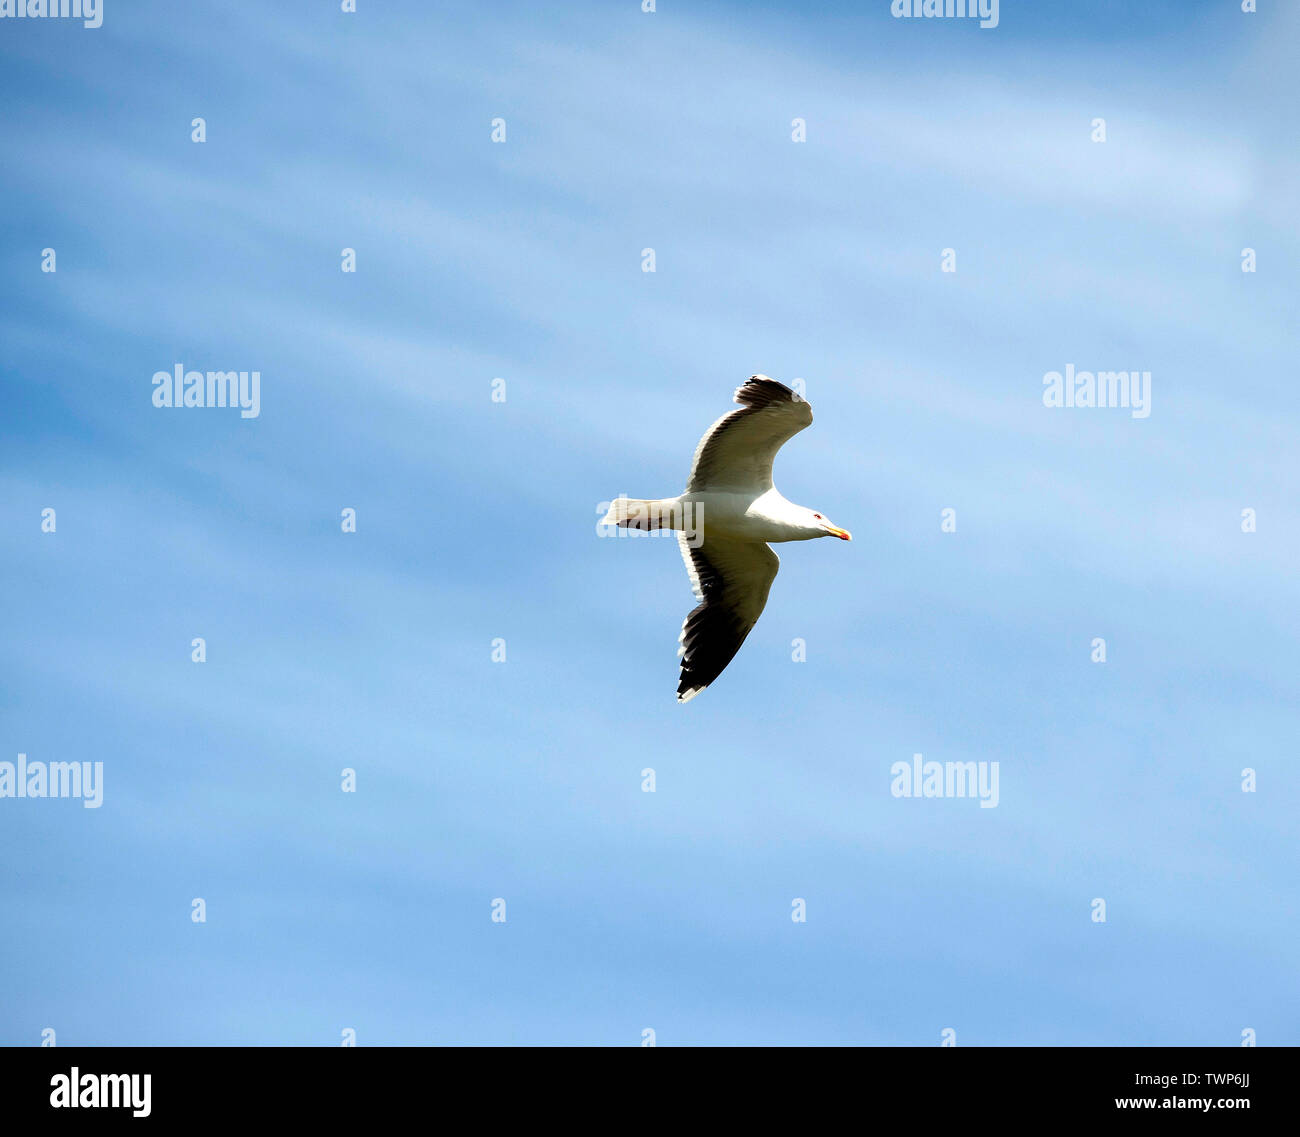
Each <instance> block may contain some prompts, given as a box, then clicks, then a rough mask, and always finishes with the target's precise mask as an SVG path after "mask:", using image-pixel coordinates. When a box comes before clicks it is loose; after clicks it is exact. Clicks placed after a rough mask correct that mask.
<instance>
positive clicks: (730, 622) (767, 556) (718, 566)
mask: <svg viewBox="0 0 1300 1137" xmlns="http://www.w3.org/2000/svg"><path fill="white" fill-rule="evenodd" d="M677 543H678V544H679V545H680V546H681V550H682V560H684V561H685V562H686V571H687V573H689V574H690V578H691V587H692V588H693V589H694V590H695V598H696V599H697V600H698V601H700V604H699V607H697V608H695V609H694V610H693V611H692V612H691V614H690V615H689V616H687V617H686V621H685V623H683V624H682V634H681V635H680V636H679V637H678V640H679V642H680V643H681V647H679V648H678V650H677V654H678V655H680V656H681V659H682V676H681V682H680V683H678V685H677V701H678V702H679V703H686V702H689V701H690V700H691V699H693V698H695V696H696V695H698V694H699V693H700V692H701V691H703V690H704V688H705V687H707V686H708V685H709V684H710V683H712V682H713V681H714V680H715V679H716V678H717V677H718V676H719V675H721V674H722V672H723V669H724V668H725V667H726V666H727V664H729V663H730V662H731V661H732V659H733V658H734V657H735V655H736V652H738V651H739V650H740V645H741V644H743V643H744V642H745V637H746V636H747V635H749V631H750V629H751V628H752V627H753V626H754V625H755V624H756V623H757V622H758V618H759V616H761V615H762V614H763V608H764V607H765V606H766V605H767V593H768V590H769V589H770V588H771V587H772V581H774V580H775V579H776V570H777V569H778V568H780V567H781V559H780V558H779V557H778V556H777V555H776V554H775V553H774V552H772V550H771V549H770V548H768V547H767V546H766V545H765V544H763V543H762V542H761V541H727V540H721V539H719V538H716V537H709V538H706V539H705V540H704V542H703V544H701V545H700V546H699V547H698V548H692V547H691V545H690V543H689V542H688V541H687V538H686V534H685V533H680V532H679V533H678V534H677Z"/></svg>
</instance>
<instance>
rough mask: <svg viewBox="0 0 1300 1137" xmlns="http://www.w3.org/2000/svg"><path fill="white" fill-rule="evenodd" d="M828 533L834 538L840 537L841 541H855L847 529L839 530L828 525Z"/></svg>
mask: <svg viewBox="0 0 1300 1137" xmlns="http://www.w3.org/2000/svg"><path fill="white" fill-rule="evenodd" d="M826 532H827V533H829V534H830V535H831V536H832V537H838V538H839V539H840V540H841V541H852V540H853V534H852V533H850V532H849V531H848V530H847V529H838V528H836V527H835V526H834V525H827V526H826Z"/></svg>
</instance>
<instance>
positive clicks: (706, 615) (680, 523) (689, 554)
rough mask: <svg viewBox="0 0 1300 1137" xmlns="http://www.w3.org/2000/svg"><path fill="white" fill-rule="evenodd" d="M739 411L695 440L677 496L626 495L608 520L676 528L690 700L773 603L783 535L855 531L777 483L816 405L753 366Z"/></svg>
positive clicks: (681, 693)
mask: <svg viewBox="0 0 1300 1137" xmlns="http://www.w3.org/2000/svg"><path fill="white" fill-rule="evenodd" d="M735 397H736V402H737V403H739V404H740V409H739V410H734V411H729V412H728V413H727V414H725V415H723V416H722V417H721V418H720V419H718V421H717V422H715V423H714V424H713V425H712V426H711V427H709V429H708V431H707V432H706V433H705V435H704V437H703V438H701V439H700V444H699V446H697V447H696V448H695V458H694V460H693V461H692V463H691V473H690V477H689V478H687V480H686V491H685V492H684V493H682V494H680V495H679V496H677V497H672V498H659V499H645V498H628V497H620V498H619V499H618V500H617V501H614V502H611V503H610V507H609V512H608V513H606V514H605V516H604V518H603V519H602V521H601V524H602V525H617V526H619V527H620V528H624V529H639V530H652V529H675V530H677V543H678V545H679V546H680V547H681V551H682V560H683V561H685V563H686V572H687V574H688V575H689V576H690V578H691V588H692V590H693V591H694V593H695V599H696V600H698V601H699V602H700V603H699V606H698V607H696V608H695V609H694V610H692V612H691V613H690V615H688V616H687V617H686V620H685V621H684V622H683V624H682V633H681V635H680V636H678V637H677V641H678V643H679V644H680V645H681V646H680V647H679V648H678V649H677V654H678V656H680V657H681V663H682V673H681V681H680V682H679V683H678V685H677V701H678V702H679V703H689V702H690V701H691V700H692V699H693V698H695V696H696V695H698V694H699V693H700V692H701V691H703V690H704V688H705V687H707V686H708V685H709V684H710V683H712V682H713V681H714V680H715V679H716V678H717V677H718V676H719V675H721V674H722V672H723V670H724V669H725V668H726V666H727V664H729V663H730V662H731V661H732V659H733V658H734V657H735V655H736V652H738V651H739V650H740V645H741V644H743V643H744V642H745V637H746V636H748V635H749V633H750V629H752V628H753V626H754V625H755V624H756V623H757V622H758V618H759V616H761V615H762V614H763V608H764V606H765V605H766V604H767V593H768V590H769V589H770V588H771V587H772V581H773V580H775V579H776V570H777V569H778V568H780V566H781V560H780V558H779V557H778V556H777V555H776V554H775V553H774V552H773V551H772V550H771V549H770V548H769V547H768V542H769V541H771V542H775V541H810V540H812V539H813V538H814V537H838V538H840V540H842V541H851V540H853V537H852V535H851V534H850V533H849V532H848V530H847V529H841V528H840V527H839V526H837V525H832V524H831V523H830V521H828V520H827V519H826V517H824V516H823V515H822V514H820V513H817V512H815V511H813V510H811V509H807V508H805V507H804V506H802V505H795V504H794V503H793V502H790V501H787V500H786V499H785V498H784V497H782V496H781V494H780V493H778V492H777V490H776V488H775V487H774V486H773V485H772V460H773V459H774V458H775V457H776V452H777V451H778V450H780V449H781V447H782V445H783V444H784V443H785V442H786V440H787V439H790V438H793V437H794V436H795V435H796V434H798V433H799V432H800V431H801V430H803V429H804V427H806V426H810V425H811V424H812V420H813V416H812V408H811V407H810V406H809V405H808V403H807V402H805V401H804V400H803V399H802V398H801V397H800V396H799V395H796V394H795V393H794V392H793V391H792V390H790V388H789V387H787V386H786V385H785V384H784V383H778V382H777V381H776V380H775V379H769V378H768V377H767V376H766V375H752V376H750V378H749V379H748V380H746V382H745V383H744V384H743V385H742V386H740V387H738V388H736V396H735Z"/></svg>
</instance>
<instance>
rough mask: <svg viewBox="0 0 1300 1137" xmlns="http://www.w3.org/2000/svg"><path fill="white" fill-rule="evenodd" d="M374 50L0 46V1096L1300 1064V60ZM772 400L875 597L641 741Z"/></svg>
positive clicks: (816, 546) (848, 26)
mask: <svg viewBox="0 0 1300 1137" xmlns="http://www.w3.org/2000/svg"><path fill="white" fill-rule="evenodd" d="M359 7H360V9H361V10H360V11H359V12H358V13H356V14H354V15H348V14H343V13H342V12H340V11H339V10H338V5H337V4H334V3H329V2H322V3H318V4H307V3H301V2H299V3H288V4H283V5H275V6H268V5H252V4H248V5H238V6H236V5H221V4H215V3H196V4H193V5H188V6H186V10H185V11H184V12H181V11H178V10H177V8H176V7H175V6H174V5H170V4H155V3H139V4H131V5H127V4H125V3H113V2H112V0H108V2H107V3H106V7H105V12H104V21H103V26H102V27H101V28H99V29H95V30H89V29H84V28H81V27H80V26H78V25H76V24H73V23H71V22H66V21H62V20H47V21H43V22H35V21H33V22H28V21H23V22H21V23H20V22H17V21H7V20H6V21H0V53H3V61H2V64H0V88H2V89H3V95H4V106H5V113H4V115H3V116H0V145H3V150H4V154H5V163H4V173H3V182H2V183H0V184H2V185H3V191H2V192H3V206H4V207H3V209H2V210H0V237H2V240H0V287H2V288H3V294H2V295H0V376H3V384H4V396H5V397H4V413H3V416H2V417H0V424H3V426H2V429H3V437H2V439H0V441H2V443H3V447H2V453H3V457H2V458H0V490H2V492H0V543H2V545H0V574H2V579H3V584H4V587H3V596H4V625H5V628H6V632H7V634H6V635H5V636H4V637H3V638H0V661H2V663H0V666H2V670H0V675H3V684H2V685H0V760H6V761H15V760H16V758H17V755H18V754H19V753H23V754H26V755H27V756H28V759H29V760H31V761H45V762H56V761H79V762H80V761H92V762H93V761H100V762H103V769H104V801H103V805H102V807H101V808H99V809H93V810H92V809H84V808H82V806H81V805H80V804H79V803H78V802H76V801H69V800H44V801H40V800H16V799H0V821H2V822H3V823H2V824H0V851H2V852H3V863H4V866H5V871H4V872H3V873H2V874H0V903H2V904H3V909H4V919H3V921H0V964H3V972H4V975H5V976H6V978H5V980H4V982H3V983H0V1040H3V1041H4V1042H8V1043H20V1044H29V1043H30V1044H34V1043H36V1042H38V1041H39V1039H40V1035H41V1031H42V1030H44V1029H46V1028H53V1029H54V1030H55V1031H56V1032H57V1037H58V1040H59V1041H60V1042H61V1043H74V1042H88V1043H114V1042H122V1043H224V1042H232V1043H320V1044H336V1043H337V1042H338V1041H339V1039H340V1035H341V1032H342V1031H343V1030H344V1029H345V1028H352V1029H354V1030H355V1031H356V1032H357V1039H358V1042H359V1043H360V1044H378V1043H418V1042H472V1043H491V1042H513V1043H548V1042H565V1043H577V1042H583V1043H608V1044H628V1045H635V1044H637V1043H639V1042H640V1041H641V1039H642V1031H643V1030H645V1029H646V1028H650V1029H653V1030H654V1031H655V1033H656V1037H657V1040H658V1042H659V1044H661V1045H666V1044H672V1043H700V1042H740V1043H810V1042H828V1043H841V1042H846V1043H847V1042H862V1043H882V1044H905V1045H937V1044H938V1043H939V1041H940V1038H941V1032H942V1031H943V1030H945V1029H946V1028H951V1029H952V1030H954V1031H956V1036H957V1041H958V1044H959V1045H979V1044H1009V1043H1030V1044H1060V1043H1085V1044H1103V1043H1126V1044H1147V1043H1174V1044H1193V1043H1198V1044H1206V1043H1208V1044H1218V1043H1221V1044H1224V1045H1234V1044H1236V1043H1238V1042H1239V1041H1240V1039H1241V1033H1242V1031H1243V1030H1246V1029H1248V1028H1249V1029H1253V1030H1255V1031H1256V1032H1257V1034H1258V1038H1259V1041H1260V1043H1261V1044H1269V1043H1274V1044H1276V1043H1291V1044H1295V1043H1297V1042H1300V1024H1298V1022H1297V1014H1296V1007H1297V1006H1298V1005H1300V979H1297V975H1298V974H1300V972H1297V968H1296V956H1295V944H1296V942H1297V939H1298V938H1300V937H1298V933H1300V915H1298V908H1297V903H1296V900H1297V898H1296V887H1297V874H1296V863H1297V858H1296V845H1295V839H1296V835H1297V834H1296V830H1297V823H1296V817H1297V815H1298V813H1300V792H1298V791H1297V776H1296V769H1295V760H1294V749H1295V740H1296V729H1295V727H1296V718H1295V707H1296V704H1297V689H1296V688H1297V675H1298V674H1300V671H1298V670H1297V666H1296V660H1297V640H1298V638H1300V637H1298V632H1300V627H1298V620H1297V611H1300V608H1298V606H1297V600H1298V599H1300V582H1298V580H1297V575H1296V571H1295V565H1296V563H1297V554H1298V553H1300V539H1298V536H1297V535H1298V534H1300V507H1297V504H1296V503H1297V500H1298V497H1297V492H1296V491H1297V463H1296V451H1295V439H1296V436H1297V431H1298V430H1300V399H1298V397H1297V395H1296V392H1295V388H1294V384H1293V383H1291V382H1290V380H1289V378H1288V375H1289V372H1290V370H1291V368H1292V366H1293V364H1294V360H1295V353H1296V346H1297V345H1296V335H1295V308H1296V297H1297V283H1298V279H1297V270H1296V265H1297V256H1298V255H1300V240H1298V239H1297V234H1296V229H1295V222H1294V201H1295V189H1296V186H1297V181H1298V180H1300V179H1298V178H1297V174H1298V173H1300V160H1298V159H1297V157H1296V153H1297V151H1296V147H1295V126H1294V123H1295V107H1296V96H1297V84H1296V79H1295V74H1294V50H1295V43H1296V35H1297V31H1298V30H1300V22H1298V20H1297V17H1296V15H1295V13H1294V12H1291V13H1284V12H1283V11H1281V9H1282V8H1283V6H1282V5H1275V4H1272V3H1268V2H1264V3H1262V4H1261V7H1263V8H1264V9H1266V10H1265V11H1263V12H1260V13H1258V14H1255V15H1246V14H1243V13H1241V12H1240V11H1239V5H1237V4H1236V3H1233V2H1228V0H1225V2H1209V0H1206V2H1200V3H1194V2H1185V3H1177V4H1175V3H1172V2H1171V3H1158V2H1156V3H1150V4H1144V5H1137V6H1133V5H1129V4H1127V3H1119V2H1113V3H1100V4H1090V5H1082V4H1039V3H1034V4H1028V3H1023V4H1019V3H1014V2H1013V0H1005V2H1004V3H1002V5H1001V8H1000V22H999V26H998V27H997V28H996V29H991V30H980V29H979V28H978V27H976V26H974V24H973V23H972V22H970V21H948V20H910V21H907V20H895V19H893V18H891V17H890V15H889V10H888V9H889V5H888V3H887V2H886V0H877V2H872V3H863V4H856V3H855V4H844V5H838V6H836V5H830V6H826V8H825V10H813V8H812V6H807V5H797V6H796V5H785V4H776V3H767V4H761V5H756V6H751V5H747V4H744V5H742V4H734V5H725V4H714V5H701V4H693V3H682V2H673V0H666V2H664V3H662V4H661V5H660V6H659V9H660V10H659V11H657V12H656V13H654V14H652V15H647V14H644V13H642V12H641V11H640V7H639V5H638V4H637V3H635V2H632V0H628V2H620V3H605V4H592V5H565V6H563V10H560V11H557V10H555V8H556V7H557V6H552V5H535V4H517V5H512V4H500V5H492V6H487V5H473V4H465V5H422V4H385V5H380V4H376V3H373V2H371V0H360V3H359ZM196 116H202V117H203V118H204V119H205V120H206V124H207V141H206V142H204V143H202V144H196V143H194V142H192V141H191V138H190V135H191V126H190V123H191V120H192V119H193V118H194V117H196ZM498 116H500V117H503V118H504V119H505V120H506V123H507V139H506V142H505V143H504V144H494V143H492V141H491V138H490V133H491V121H492V119H493V118H495V117H498ZM795 117H801V118H803V119H805V120H806V123H807V142H806V143H803V144H795V143H792V142H791V137H790V135H791V120H792V119H793V118H795ZM1095 118H1104V119H1105V120H1106V124H1107V141H1106V142H1105V143H1096V142H1093V141H1092V140H1091V137H1090V134H1091V131H1092V125H1091V124H1092V121H1093V120H1094V119H1095ZM47 247H49V248H53V249H55V250H56V255H57V271H56V272H54V273H43V272H42V271H41V257H42V250H43V249H44V248H47ZM345 247H347V248H353V249H355V250H356V256H357V272H356V273H355V274H345V273H343V272H341V271H340V251H341V250H342V249H343V248H345ZM647 247H651V248H654V249H655V251H656V272H655V273H653V274H650V273H643V272H642V271H641V267H640V266H641V250H642V249H643V248H647ZM1247 247H1249V248H1253V249H1255V250H1256V253H1257V257H1258V271H1257V272H1256V273H1254V274H1247V273H1243V272H1242V271H1241V268H1240V266H1241V250H1242V249H1243V248H1247ZM945 248H952V249H954V250H955V251H956V258H957V271H956V272H955V273H942V272H941V271H940V256H941V252H942V250H944V249H945ZM177 363H181V364H183V365H184V366H185V367H187V368H197V369H221V370H224V369H235V370H249V371H251V370H258V371H260V373H261V376H262V386H261V414H260V416H258V417H257V418H255V419H247V420H245V419H242V418H240V417H239V415H238V413H237V412H233V411H229V410H221V409H186V410H179V411H177V410H165V409H159V408H156V407H154V406H153V405H152V403H151V397H150V396H151V393H152V385H151V377H152V376H153V374H154V373H155V372H156V371H158V370H170V369H171V368H173V367H174V365H175V364H177ZM1069 363H1073V364H1074V365H1075V366H1077V367H1078V368H1081V369H1082V368H1091V369H1098V370H1101V369H1136V370H1147V371H1150V372H1151V375H1152V380H1151V384H1152V411H1151V415H1150V417H1149V418H1146V419H1142V420H1137V419H1134V418H1132V417H1131V416H1130V415H1129V414H1128V412H1127V411H1124V410H1122V409H1073V410H1071V409H1051V408H1047V407H1045V406H1044V405H1043V402H1042V398H1041V391H1042V377H1043V375H1044V374H1045V373H1047V372H1049V371H1053V370H1062V369H1063V368H1064V367H1065V365H1066V364H1069ZM754 372H764V373H766V374H768V375H772V376H774V377H776V378H779V379H783V380H785V381H787V382H789V381H792V380H794V379H796V378H799V379H802V380H803V381H804V383H805V385H806V390H807V395H808V398H809V400H810V402H811V403H812V405H813V407H814V410H815V412H816V415H817V421H816V423H815V425H814V426H813V427H812V428H811V429H810V430H808V431H807V432H805V433H804V434H802V435H800V436H798V437H797V438H796V439H794V440H793V441H792V442H791V443H790V444H789V446H788V447H787V448H786V450H785V451H783V453H782V455H781V456H780V458H779V459H778V463H777V469H776V473H777V484H778V486H779V487H780V488H781V490H782V491H783V492H784V493H785V494H786V495H787V496H788V497H789V498H790V499H792V500H794V501H797V502H800V503H803V504H807V505H810V506H812V507H814V508H817V509H821V510H823V511H825V512H826V513H827V514H828V515H829V516H830V517H832V518H834V519H835V520H836V521H837V522H838V523H839V524H841V525H844V526H845V527H847V528H849V529H851V530H852V531H853V533H854V538H855V540H854V542H853V543H852V544H842V543H840V542H831V541H823V542H813V543H806V544H802V545H789V546H785V547H784V548H783V549H782V550H781V553H782V569H781V572H780V575H779V576H778V578H777V581H776V583H775V585H774V586H773V589H772V593H771V598H770V601H769V604H768V607H767V611H766V613H765V614H764V616H763V618H762V620H761V621H760V622H759V624H758V625H757V627H756V629H755V630H754V632H753V634H752V635H751V636H750V638H749V640H748V642H747V643H746V645H745V647H744V649H743V650H742V652H741V653H740V655H739V656H738V657H737V658H736V660H735V661H734V662H733V664H732V665H731V666H730V668H729V669H728V670H727V671H726V672H725V673H724V674H723V676H722V677H721V679H719V681H718V682H717V683H716V684H714V686H713V687H712V688H710V689H709V690H708V691H707V692H705V694H703V695H702V696H701V697H699V698H697V699H696V700H694V701H693V702H692V703H690V704H689V705H687V706H684V707H682V706H678V705H676V704H675V702H674V700H673V692H674V690H675V687H676V669H675V659H674V652H675V641H676V636H677V632H678V629H679V627H680V623H681V620H682V618H683V616H684V615H685V613H686V611H687V610H688V609H689V608H690V606H691V605H692V603H693V601H692V599H691V596H690V592H689V587H688V584H687V581H686V576H685V573H684V571H683V569H682V565H681V562H680V559H679V557H678V554H677V550H676V549H675V547H674V546H673V545H672V544H671V543H670V542H666V541H661V540H654V539H640V540H624V541H611V540H600V539H599V538H598V537H597V535H596V528H595V521H596V518H597V516H598V514H597V505H598V503H600V502H602V501H604V500H607V499H608V498H610V497H611V496H613V495H616V494H618V493H620V492H626V493H629V494H632V495H634V496H660V495H666V494H671V493H675V492H677V491H678V490H679V489H680V488H681V486H682V485H683V484H684V480H685V475H686V467H687V464H688V461H689V457H690V454H691V451H692V448H693V447H694V445H695V442H696V440H697V439H698V437H699V435H700V434H701V433H702V431H703V430H704V428H705V427H706V426H707V425H708V424H709V423H710V422H712V421H713V419H714V418H715V417H717V416H718V415H719V414H721V413H722V412H723V411H725V410H726V409H727V407H728V405H729V399H730V396H731V392H732V390H733V389H734V387H735V386H736V385H737V384H738V383H740V382H741V381H743V379H744V378H745V377H746V376H748V375H750V374H752V373H754ZM495 378H503V379H504V380H505V382H506V391H507V397H506V401H505V402H504V403H495V402H493V401H492V399H491V391H492V381H493V379H495ZM47 507H50V508H54V509H55V510H56V511H57V531H56V532H55V533H53V534H49V533H42V532H41V511H42V510H43V509H45V508H47ZM345 507H350V508H353V509H355V510H356V515H357V532H356V533H355V534H344V533H342V532H341V528H340V511H341V510H342V509H344V508H345ZM945 508H951V509H955V510H956V514H957V519H958V524H957V531H956V532H955V533H942V532H941V531H940V511H941V510H943V509H945ZM1244 508H1252V509H1254V510H1256V515H1257V518H1258V529H1257V531H1256V532H1255V533H1252V534H1245V533H1243V532H1242V530H1241V511H1242V510H1243V509H1244ZM195 636H202V637H204V638H205V639H206V642H207V657H208V658H207V662H206V663H203V664H201V665H200V664H195V663H192V662H191V659H190V654H191V647H190V644H191V640H192V638H193V637H195ZM1097 636H1101V637H1104V638H1105V640H1106V644H1107V661H1106V663H1105V664H1104V665H1103V664H1095V663H1093V662H1092V661H1091V659H1090V650H1091V648H1090V645H1091V642H1092V640H1093V638H1094V637H1097ZM497 637H500V638H504V640H505V641H506V644H507V659H506V662H504V663H493V662H492V659H491V645H492V641H493V639H494V638H497ZM796 638H798V639H802V640H804V641H805V642H806V645H807V649H806V650H807V661H806V662H803V663H795V662H793V661H792V659H791V655H792V646H791V645H792V641H793V640H795V639H796ZM918 752H919V753H923V754H924V755H925V757H926V758H927V759H930V760H937V761H941V762H949V761H976V762H997V763H998V764H999V770H1000V801H999V804H998V806H997V808H994V809H980V808H978V805H977V803H976V802H974V801H971V800H938V799H929V800H920V799H912V800H901V799H898V798H895V797H894V796H892V795H891V793H890V783H891V775H890V767H891V766H892V764H893V763H895V762H898V761H908V760H910V758H911V756H912V755H913V754H914V753H918ZM345 767H348V768H352V769H354V770H355V771H356V774H357V792H355V793H348V794H345V793H343V792H341V790H340V781H341V771H342V770H343V769H344V768H345ZM647 767H651V768H653V769H654V770H655V771H656V776H657V789H656V792H655V793H653V794H650V793H643V792H641V771H642V770H643V769H645V768H647ZM1247 767H1249V768H1251V769H1254V770H1256V771H1257V778H1258V789H1257V792H1254V793H1243V792H1242V790H1241V771H1242V770H1243V769H1244V768H1247ZM195 897H202V898H203V899H204V900H205V902H206V905H207V922H206V923H203V924H195V923H193V922H192V921H191V919H190V912H191V901H192V900H193V898H195ZM498 897H501V898H504V899H505V900H506V903H507V914H508V918H507V920H506V922H505V923H504V924H502V923H494V922H492V920H491V905H492V902H493V900H494V899H495V898H498ZM794 898H802V899H804V900H805V901H806V905H807V921H806V923H795V922H793V921H792V920H791V902H792V900H793V899H794ZM1094 898H1103V899H1105V901H1106V904H1107V920H1106V922H1105V923H1104V924H1099V923H1096V922H1094V921H1093V919H1092V916H1091V911H1092V910H1091V904H1092V901H1093V899H1094Z"/></svg>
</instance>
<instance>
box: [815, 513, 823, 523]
mask: <svg viewBox="0 0 1300 1137" xmlns="http://www.w3.org/2000/svg"><path fill="white" fill-rule="evenodd" d="M813 516H814V517H815V518H816V519H817V520H818V521H825V520H826V518H824V517H823V516H822V515H821V514H820V513H814V514H813Z"/></svg>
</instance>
